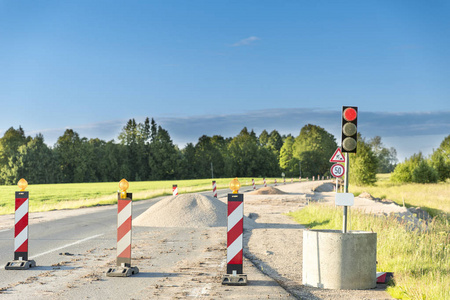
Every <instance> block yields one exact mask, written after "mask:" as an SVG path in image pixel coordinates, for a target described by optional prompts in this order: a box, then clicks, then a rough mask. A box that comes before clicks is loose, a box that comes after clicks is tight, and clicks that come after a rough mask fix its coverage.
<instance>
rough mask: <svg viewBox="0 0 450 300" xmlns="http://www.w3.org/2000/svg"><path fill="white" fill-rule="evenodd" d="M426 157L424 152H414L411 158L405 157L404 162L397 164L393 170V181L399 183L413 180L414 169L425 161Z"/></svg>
mask: <svg viewBox="0 0 450 300" xmlns="http://www.w3.org/2000/svg"><path fill="white" fill-rule="evenodd" d="M424 160H425V158H424V157H423V155H422V152H419V153H418V154H413V155H412V156H411V157H410V158H408V159H405V161H404V162H403V163H399V164H397V166H396V167H395V169H394V172H392V175H391V179H390V180H391V181H392V182H397V183H408V182H413V176H412V175H413V173H414V170H415V169H416V168H417V167H418V166H419V164H420V163H421V162H422V161H424Z"/></svg>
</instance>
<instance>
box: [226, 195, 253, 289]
mask: <svg viewBox="0 0 450 300" xmlns="http://www.w3.org/2000/svg"><path fill="white" fill-rule="evenodd" d="M227 221H228V222H227V223H228V226H227V229H228V230H227V274H226V275H223V277H222V284H226V285H246V284H247V275H244V274H243V267H242V263H243V250H242V247H243V237H244V195H243V194H228V220H227Z"/></svg>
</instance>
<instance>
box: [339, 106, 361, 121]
mask: <svg viewBox="0 0 450 300" xmlns="http://www.w3.org/2000/svg"><path fill="white" fill-rule="evenodd" d="M342 115H343V117H344V119H345V120H346V121H349V122H351V121H354V120H355V119H356V117H357V116H358V113H357V112H356V110H355V109H354V108H352V107H347V108H346V109H345V110H344V112H343V113H342Z"/></svg>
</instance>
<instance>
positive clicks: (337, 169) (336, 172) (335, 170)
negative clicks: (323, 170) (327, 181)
mask: <svg viewBox="0 0 450 300" xmlns="http://www.w3.org/2000/svg"><path fill="white" fill-rule="evenodd" d="M344 173H345V168H344V166H343V165H341V164H334V165H333V166H332V167H331V175H333V177H342V175H344Z"/></svg>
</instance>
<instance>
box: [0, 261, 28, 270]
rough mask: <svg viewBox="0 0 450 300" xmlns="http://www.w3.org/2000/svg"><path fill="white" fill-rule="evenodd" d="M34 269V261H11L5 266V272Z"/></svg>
mask: <svg viewBox="0 0 450 300" xmlns="http://www.w3.org/2000/svg"><path fill="white" fill-rule="evenodd" d="M32 267H36V262H35V261H34V260H13V261H10V262H8V263H7V264H6V266H5V269H6V270H28V269H29V268H32Z"/></svg>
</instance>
